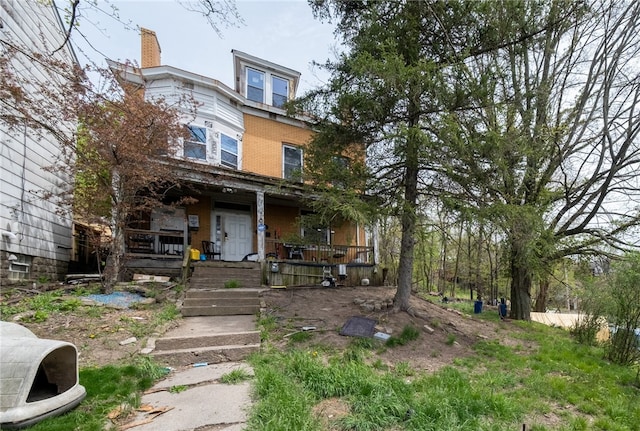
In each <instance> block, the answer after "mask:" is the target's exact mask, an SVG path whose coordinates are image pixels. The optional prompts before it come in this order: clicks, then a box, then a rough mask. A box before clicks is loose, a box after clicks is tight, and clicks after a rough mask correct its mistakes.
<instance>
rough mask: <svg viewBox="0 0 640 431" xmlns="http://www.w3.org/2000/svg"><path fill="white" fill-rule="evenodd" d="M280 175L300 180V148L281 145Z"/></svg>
mask: <svg viewBox="0 0 640 431" xmlns="http://www.w3.org/2000/svg"><path fill="white" fill-rule="evenodd" d="M282 177H283V178H285V179H288V180H294V181H302V148H299V147H294V146H291V145H283V146H282Z"/></svg>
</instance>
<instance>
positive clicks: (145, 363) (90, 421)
mask: <svg viewBox="0 0 640 431" xmlns="http://www.w3.org/2000/svg"><path fill="white" fill-rule="evenodd" d="M165 373H166V371H165V370H164V369H163V368H161V367H159V366H157V365H156V364H154V363H153V362H151V361H150V360H148V359H146V358H141V359H138V360H137V361H136V362H135V363H133V364H130V365H108V366H106V367H101V368H86V369H83V370H80V384H81V385H83V386H84V387H85V389H86V390H87V397H86V398H85V399H84V401H82V403H81V404H80V405H79V406H78V407H76V408H75V409H73V410H71V411H70V412H68V413H66V414H64V415H62V416H58V417H55V418H50V419H45V420H44V421H42V422H39V423H38V424H36V425H34V426H33V427H31V428H29V430H30V431H70V430H81V431H103V430H104V429H107V422H108V419H107V414H108V413H109V412H111V411H112V410H114V409H115V408H116V407H119V406H129V407H130V408H131V409H133V408H136V407H138V406H139V404H140V394H141V393H142V392H143V391H145V390H146V389H149V388H150V387H151V386H152V385H153V383H154V382H155V381H156V380H157V379H159V378H161V377H162V376H164V375H165Z"/></svg>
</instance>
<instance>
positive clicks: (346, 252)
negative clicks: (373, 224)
mask: <svg viewBox="0 0 640 431" xmlns="http://www.w3.org/2000/svg"><path fill="white" fill-rule="evenodd" d="M141 41H142V42H141V48H142V49H141V51H142V55H141V63H140V66H141V67H140V68H133V67H126V66H124V65H122V64H120V63H111V67H112V69H113V70H116V71H118V73H120V74H121V77H122V78H123V79H124V80H125V81H126V82H127V83H128V84H130V85H134V86H135V85H137V86H138V88H140V89H143V90H144V92H145V96H146V97H155V96H162V97H163V98H164V99H166V100H171V98H177V97H179V96H180V95H182V94H189V95H191V96H192V97H193V98H194V99H195V100H196V102H198V103H199V106H198V108H197V112H196V113H195V118H189V119H188V120H187V121H188V124H186V127H188V129H189V134H190V137H191V138H190V139H187V140H185V141H184V142H183V144H182V146H181V150H180V151H179V154H175V155H174V157H175V168H176V169H179V170H180V171H181V176H182V177H183V178H184V179H185V180H187V181H188V183H189V185H190V191H189V194H190V196H193V197H194V198H196V199H197V203H195V204H193V205H187V206H185V207H183V208H179V209H177V210H176V209H172V210H164V211H163V210H158V211H152V212H151V213H150V214H148V216H147V218H146V219H144V220H136V223H135V224H132V227H133V228H135V229H133V230H131V231H130V232H129V234H128V238H129V239H130V244H129V249H128V251H129V253H130V255H129V259H128V262H129V264H128V265H129V266H131V267H134V268H137V269H138V270H139V269H141V268H142V267H144V266H145V265H149V266H151V267H154V265H153V264H151V263H150V262H144V261H141V260H140V259H138V260H133V259H132V258H133V257H135V256H138V257H143V256H142V255H144V257H145V258H151V259H153V258H154V256H155V257H156V258H157V256H158V255H163V258H164V260H163V263H162V265H163V266H164V267H166V265H167V262H166V259H168V258H169V257H171V256H173V255H176V256H181V255H182V254H183V253H184V251H185V249H186V246H191V247H192V248H195V249H198V250H200V251H201V252H202V253H203V254H204V253H205V252H206V251H207V250H205V248H206V247H205V246H211V247H212V249H211V250H208V251H209V252H213V254H211V253H209V254H208V258H213V259H220V260H224V261H240V260H243V259H250V260H258V261H264V260H265V259H266V258H270V259H277V260H283V261H287V260H296V261H297V262H296V263H298V264H301V263H302V262H309V263H310V264H312V263H314V262H315V263H317V264H318V265H320V263H329V262H330V263H332V264H333V263H336V262H343V263H345V264H349V263H351V264H355V263H358V264H373V254H372V253H371V252H372V249H373V247H371V241H370V238H369V236H368V235H367V232H366V231H365V229H364V227H363V226H357V225H355V224H353V223H349V222H344V223H340V224H336V225H335V226H317V227H316V226H314V229H309V227H307V228H306V229H305V228H303V227H302V226H301V224H300V219H301V217H302V216H304V215H305V214H306V213H308V212H309V210H308V208H306V207H305V203H304V202H305V200H304V199H303V198H304V193H305V189H304V188H303V185H302V183H301V182H300V181H301V180H300V172H302V171H303V170H304V148H305V146H306V144H307V143H308V141H309V140H310V137H311V136H312V133H313V131H312V130H311V129H310V128H309V127H308V125H307V124H306V123H305V121H304V119H303V118H294V117H291V116H288V115H287V113H286V111H285V110H284V108H283V106H284V103H286V102H287V101H288V100H291V99H292V98H294V97H295V95H296V90H297V88H298V83H299V79H300V73H299V72H297V71H295V70H292V69H289V68H287V67H283V66H281V65H278V64H275V63H272V62H269V61H266V60H263V59H260V58H257V57H254V56H252V55H250V54H247V53H244V52H240V51H236V50H233V51H232V56H233V67H234V77H235V79H234V86H233V87H229V86H227V85H225V84H223V83H222V82H220V81H218V80H215V79H212V78H209V77H205V76H201V75H198V74H194V73H190V72H188V71H184V70H181V69H178V68H175V67H172V66H167V65H162V64H161V61H160V58H161V57H160V54H161V51H160V44H159V43H158V40H157V37H156V34H155V33H154V32H153V31H150V30H146V29H143V30H142V34H141ZM146 230H148V231H147V232H145V231H146ZM203 242H204V243H203ZM209 242H210V244H209Z"/></svg>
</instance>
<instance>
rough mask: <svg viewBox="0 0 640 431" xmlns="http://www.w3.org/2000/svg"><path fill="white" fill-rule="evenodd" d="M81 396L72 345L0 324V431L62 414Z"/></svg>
mask: <svg viewBox="0 0 640 431" xmlns="http://www.w3.org/2000/svg"><path fill="white" fill-rule="evenodd" d="M85 395H86V391H85V389H84V387H83V386H81V385H80V384H79V383H78V352H77V350H76V348H75V346H74V345H73V344H70V343H66V342H64V341H56V340H46V339H42V338H38V337H36V336H35V335H34V334H33V332H31V331H30V330H28V329H27V328H25V327H24V326H21V325H18V324H16V323H9V322H0V429H11V428H24V427H28V426H31V425H33V424H35V423H36V422H39V421H41V420H43V419H45V418H48V417H51V416H56V415H59V414H62V413H65V412H67V411H68V410H71V409H73V408H74V407H76V406H77V405H78V404H80V402H81V401H82V400H83V399H84V397H85Z"/></svg>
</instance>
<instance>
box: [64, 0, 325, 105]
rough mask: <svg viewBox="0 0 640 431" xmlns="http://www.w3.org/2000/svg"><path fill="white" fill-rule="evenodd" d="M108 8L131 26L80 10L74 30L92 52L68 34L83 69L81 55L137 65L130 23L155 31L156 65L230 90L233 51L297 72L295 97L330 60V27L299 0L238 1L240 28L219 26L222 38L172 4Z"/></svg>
mask: <svg viewBox="0 0 640 431" xmlns="http://www.w3.org/2000/svg"><path fill="white" fill-rule="evenodd" d="M81 4H82V3H81ZM109 4H112V5H114V6H116V7H117V8H118V13H119V15H120V18H121V19H122V20H123V21H130V22H131V24H132V25H133V26H134V28H133V29H126V28H125V26H124V25H123V24H121V23H118V22H116V21H115V20H114V19H112V18H111V17H109V16H108V14H107V13H100V12H98V11H96V10H95V9H93V8H88V7H86V6H85V8H83V9H82V10H81V11H80V13H81V17H80V30H81V32H82V33H83V34H84V35H85V36H86V38H87V40H89V41H90V42H91V45H92V46H93V48H92V47H90V46H88V45H87V44H86V43H85V42H84V41H83V40H82V39H81V38H79V37H77V36H78V35H76V37H74V42H75V44H76V51H77V54H78V57H79V60H80V62H81V63H82V64H85V63H87V56H90V57H91V58H92V59H93V60H94V61H98V62H101V60H102V59H103V58H104V57H107V58H110V59H112V60H121V61H124V60H132V61H136V62H137V63H138V64H139V63H140V36H139V34H138V31H137V30H136V29H135V26H140V27H144V28H147V29H149V30H153V31H155V32H156V36H157V37H158V41H159V43H160V48H161V50H162V64H163V65H168V66H173V67H177V68H180V69H184V70H187V71H189V72H194V73H198V74H201V75H205V76H207V77H210V78H214V79H218V80H220V81H221V82H223V83H224V84H226V85H228V86H230V87H233V62H232V56H231V50H232V49H237V50H240V51H243V52H246V53H247V54H251V55H254V56H256V57H260V58H262V59H265V60H269V61H272V62H274V63H277V64H280V65H282V66H286V67H288V68H291V69H294V70H297V71H298V72H300V73H301V74H302V76H301V81H300V87H299V89H298V95H300V94H301V91H305V90H308V89H310V88H312V87H314V86H316V85H318V84H319V83H320V82H322V81H323V80H326V74H324V73H323V72H321V71H318V70H315V69H312V66H311V62H312V61H314V60H315V61H318V62H321V63H322V62H324V61H325V60H326V59H328V58H330V59H334V58H335V54H334V52H335V48H336V44H335V42H334V36H333V26H332V25H331V24H329V23H321V22H320V21H318V20H316V19H314V18H313V14H312V13H311V8H310V7H309V6H308V5H307V2H306V0H262V1H260V0H237V1H236V4H237V7H238V12H239V13H240V15H241V16H242V18H243V19H244V25H240V26H239V27H237V28H234V27H229V28H222V29H221V30H222V33H223V34H222V37H220V36H218V35H217V34H216V32H215V31H214V30H213V29H212V28H211V27H210V26H209V24H208V22H207V20H206V18H204V17H203V16H201V15H199V14H197V13H195V12H190V11H188V10H186V9H185V8H184V7H183V6H181V5H180V4H179V3H177V2H176V1H172V0H116V1H112V2H111V3H106V2H103V1H102V0H99V1H98V7H99V8H101V9H104V10H105V11H106V12H108V11H109V10H110V9H109V8H110V6H109ZM101 64H102V65H104V63H103V62H102V63H101Z"/></svg>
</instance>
